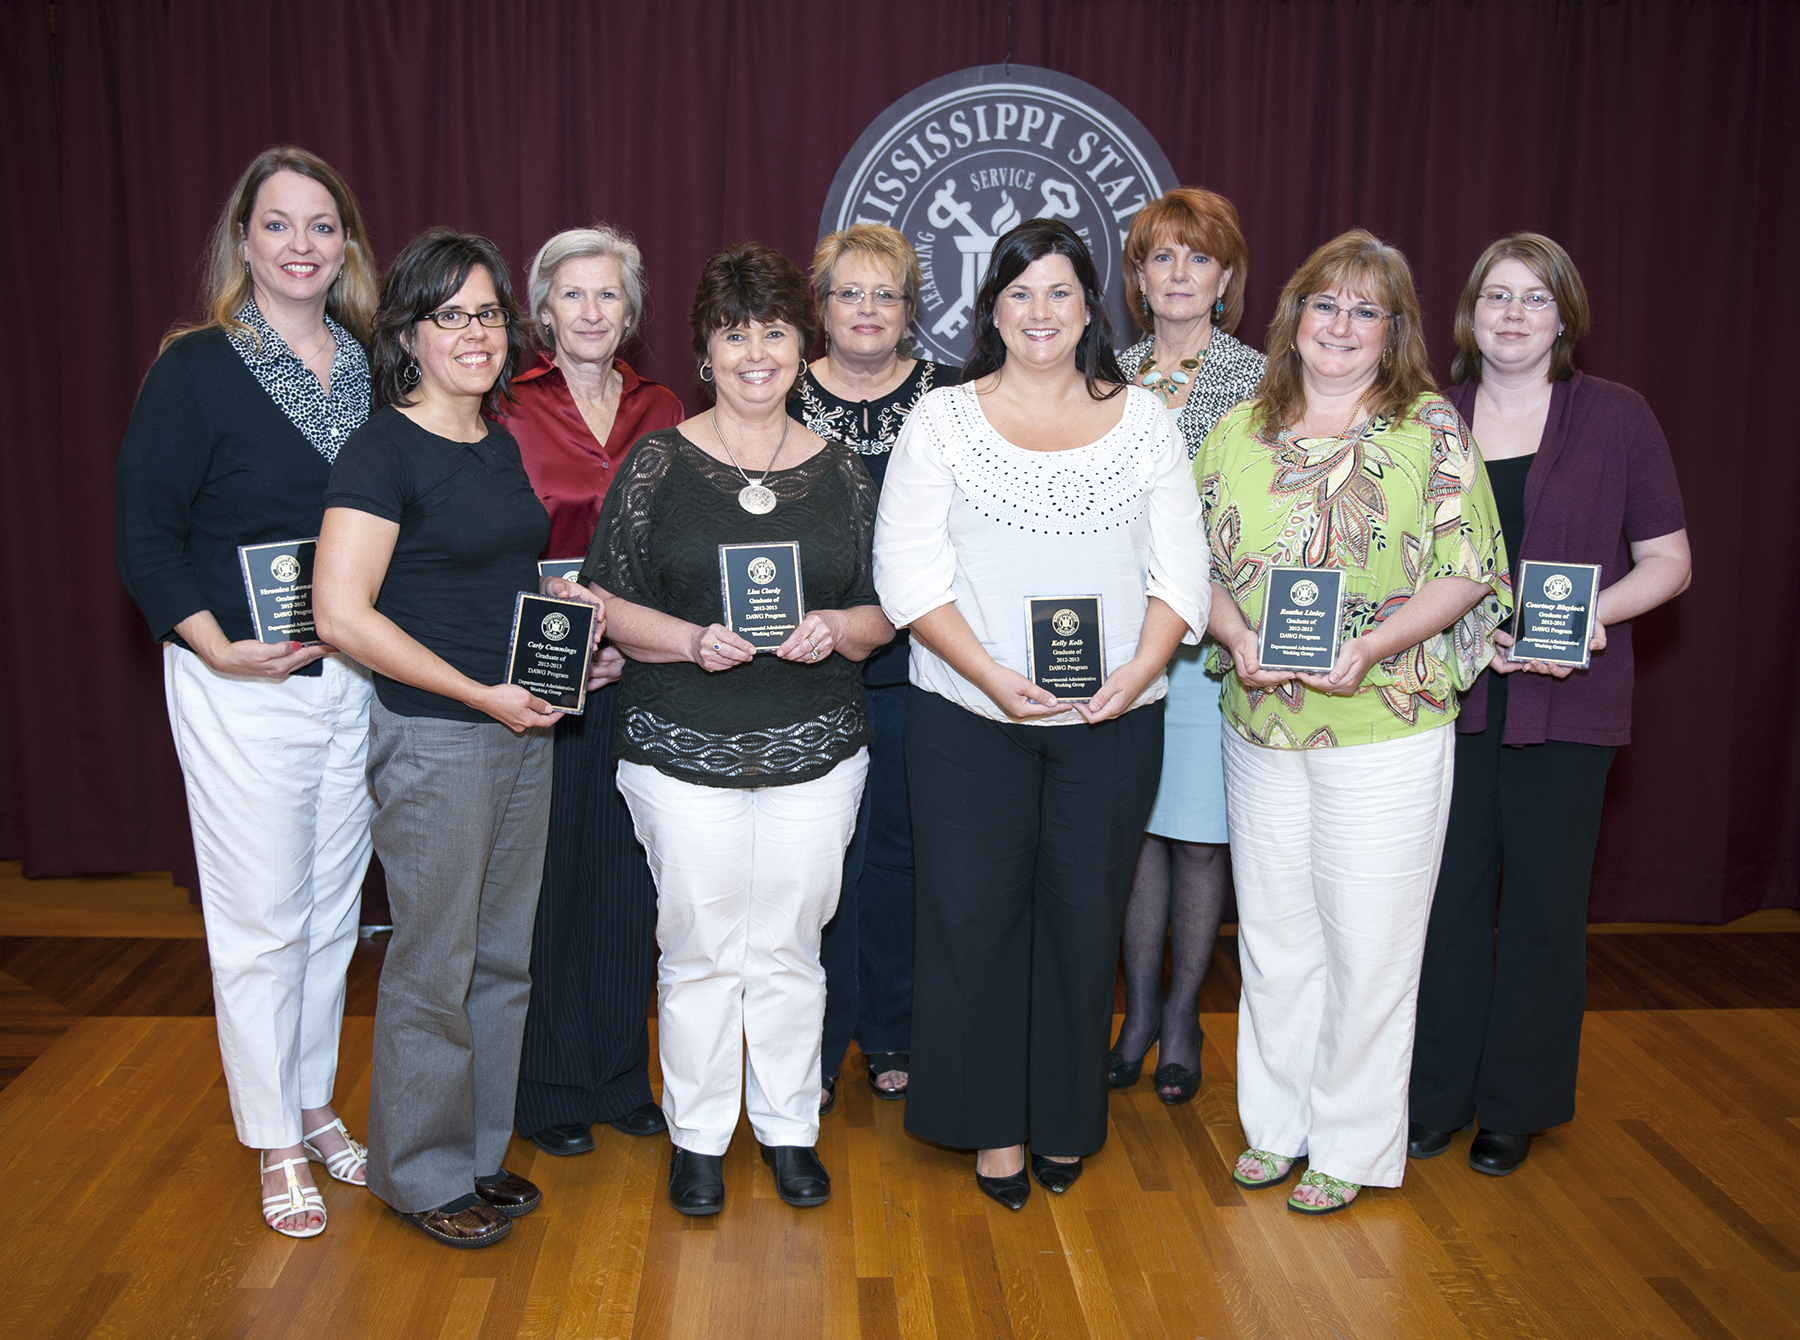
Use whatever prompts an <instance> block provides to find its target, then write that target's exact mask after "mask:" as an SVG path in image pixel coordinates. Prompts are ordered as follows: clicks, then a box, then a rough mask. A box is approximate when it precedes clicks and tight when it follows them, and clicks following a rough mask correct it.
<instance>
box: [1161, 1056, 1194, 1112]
mask: <svg viewBox="0 0 1800 1340" xmlns="http://www.w3.org/2000/svg"><path fill="white" fill-rule="evenodd" d="M1164 1089H1173V1090H1175V1092H1174V1093H1164V1092H1163V1090H1164ZM1199 1092H1200V1070H1199V1067H1197V1066H1196V1067H1195V1068H1194V1069H1192V1070H1189V1069H1188V1068H1187V1067H1186V1066H1184V1065H1176V1064H1175V1063H1174V1062H1173V1061H1171V1062H1169V1064H1168V1065H1159V1066H1157V1067H1156V1096H1157V1097H1158V1098H1160V1099H1162V1100H1163V1102H1165V1103H1167V1104H1168V1105H1169V1106H1170V1107H1179V1106H1180V1105H1181V1104H1182V1103H1191V1102H1193V1101H1194V1095H1195V1094H1197V1093H1199Z"/></svg>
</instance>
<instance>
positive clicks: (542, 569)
mask: <svg viewBox="0 0 1800 1340" xmlns="http://www.w3.org/2000/svg"><path fill="white" fill-rule="evenodd" d="M586 561H587V560H585V559H581V558H540V559H539V560H538V576H539V577H561V578H562V579H563V580H564V581H565V582H572V581H575V580H576V579H577V578H579V577H580V576H581V565H582V564H583V563H584V562H586Z"/></svg>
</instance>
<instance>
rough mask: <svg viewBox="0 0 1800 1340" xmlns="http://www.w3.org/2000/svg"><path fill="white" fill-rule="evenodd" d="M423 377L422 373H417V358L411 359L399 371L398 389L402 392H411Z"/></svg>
mask: <svg viewBox="0 0 1800 1340" xmlns="http://www.w3.org/2000/svg"><path fill="white" fill-rule="evenodd" d="M424 375H425V374H424V373H422V372H421V371H419V360H418V359H417V358H413V359H411V360H410V361H409V362H408V363H407V365H406V366H405V367H403V368H401V369H400V389H401V390H403V391H410V390H412V389H413V388H414V387H415V386H417V385H418V384H419V382H420V380H421V379H422V378H423V377H424Z"/></svg>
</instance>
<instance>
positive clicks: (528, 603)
mask: <svg viewBox="0 0 1800 1340" xmlns="http://www.w3.org/2000/svg"><path fill="white" fill-rule="evenodd" d="M595 612H596V611H595V609H594V607H593V606H592V605H589V604H586V603H584V602H582V601H578V600H557V599H555V598H554V597H551V596H539V595H532V594H531V593H530V592H528V591H521V592H519V594H518V596H517V597H516V598H515V599H514V601H513V630H512V641H511V643H510V644H509V645H508V647H507V650H506V682H507V683H508V684H517V685H519V686H521V687H522V688H525V689H529V690H530V691H531V692H532V693H533V694H535V695H536V696H537V697H539V698H542V699H543V700H544V701H545V702H547V703H549V704H550V706H552V707H555V708H560V709H561V710H562V711H564V712H567V713H568V714H569V715H571V716H580V715H581V714H582V713H583V712H585V711H586V710H587V680H588V666H589V663H590V662H591V661H592V659H593V655H594V615H595Z"/></svg>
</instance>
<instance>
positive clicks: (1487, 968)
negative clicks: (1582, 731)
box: [1411, 675, 1618, 1135]
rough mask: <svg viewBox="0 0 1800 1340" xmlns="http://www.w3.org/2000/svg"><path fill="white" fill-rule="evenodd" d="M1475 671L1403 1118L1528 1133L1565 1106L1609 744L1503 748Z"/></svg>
mask: <svg viewBox="0 0 1800 1340" xmlns="http://www.w3.org/2000/svg"><path fill="white" fill-rule="evenodd" d="M1489 678H1490V682H1492V683H1493V686H1494V687H1493V688H1492V689H1491V690H1490V691H1489V694H1488V718H1487V729H1486V730H1485V731H1483V732H1481V733H1480V734H1479V735H1459V736H1457V737H1456V783H1455V789H1454V790H1453V791H1452V793H1451V800H1450V827H1449V831H1448V832H1447V833H1446V835H1445V839H1444V862H1443V865H1442V867H1441V868H1440V870H1439V873H1438V883H1437V895H1436V898H1435V900H1434V901H1433V903H1432V905H1431V924H1430V929H1429V930H1428V931H1427V933H1426V937H1425V968H1424V974H1423V976H1422V977H1421V978H1420V981H1419V1026H1418V1035H1417V1039H1416V1041H1415V1042H1414V1044H1413V1063H1412V1093H1411V1106H1412V1119H1413V1120H1414V1121H1416V1122H1418V1123H1419V1124H1420V1125H1422V1126H1428V1127H1430V1128H1432V1129H1433V1130H1439V1131H1450V1130H1458V1129H1460V1128H1461V1127H1462V1126H1464V1125H1466V1124H1467V1123H1468V1122H1469V1121H1470V1119H1471V1118H1473V1117H1475V1116H1476V1115H1477V1114H1479V1115H1480V1118H1481V1125H1482V1126H1483V1127H1484V1128H1486V1129H1488V1130H1491V1131H1499V1132H1502V1133H1504V1134H1507V1135H1528V1134H1531V1133H1533V1132H1535V1131H1541V1130H1544V1129H1545V1128H1546V1127H1549V1126H1556V1125H1560V1124H1561V1123H1562V1122H1565V1121H1568V1120H1569V1119H1570V1118H1572V1117H1573V1116H1574V1115H1575V1072H1576V1068H1577V1064H1578V1062H1579V1060H1580V1056H1581V1014H1582V1009H1583V1007H1584V1006H1585V1005H1586V1003H1587V908H1588V882H1589V879H1590V877H1591V876H1592V874H1593V868H1594V846H1595V844H1596V843H1597V842H1598V841H1599V836H1600V812H1601V807H1602V804H1603V802H1604V801H1605V798H1606V773H1607V770H1608V769H1609V768H1610V767H1612V761H1613V755H1614V754H1615V753H1617V752H1618V751H1617V750H1616V749H1615V748H1613V747H1611V746H1603V745H1591V744H1570V743H1566V742H1563V741H1554V740H1553V741H1549V742H1547V743H1545V744H1535V745H1525V746H1523V747H1517V748H1508V747H1506V746H1503V745H1502V744H1501V743H1500V736H1501V733H1502V731H1503V730H1504V728H1505V726H1506V681H1505V679H1504V678H1503V677H1501V676H1498V675H1493V676H1490V677H1489ZM1502 872H1504V875H1503V873H1502ZM1496 898H1498V902H1499V921H1498V926H1499V934H1498V936H1497V937H1496V934H1495V924H1496V923H1495V901H1496Z"/></svg>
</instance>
